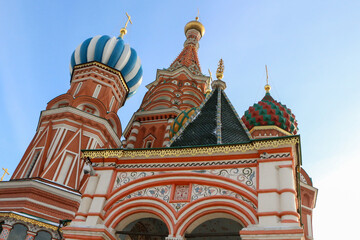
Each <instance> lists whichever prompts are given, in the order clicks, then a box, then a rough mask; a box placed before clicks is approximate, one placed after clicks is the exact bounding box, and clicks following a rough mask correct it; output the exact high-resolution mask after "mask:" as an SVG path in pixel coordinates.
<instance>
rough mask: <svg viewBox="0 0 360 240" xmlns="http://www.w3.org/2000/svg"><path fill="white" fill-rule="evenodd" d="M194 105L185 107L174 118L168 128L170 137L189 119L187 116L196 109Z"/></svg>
mask: <svg viewBox="0 0 360 240" xmlns="http://www.w3.org/2000/svg"><path fill="white" fill-rule="evenodd" d="M196 109H197V108H196V107H193V108H190V109H187V110H184V111H182V112H181V113H179V115H178V116H177V117H176V118H175V120H174V122H173V124H172V125H171V128H170V139H171V138H172V137H173V136H174V135H175V134H176V133H177V132H178V131H179V129H180V128H181V127H182V126H183V125H184V124H185V123H186V122H187V121H188V120H189V118H190V117H191V116H192V115H193V114H194V112H195V111H196Z"/></svg>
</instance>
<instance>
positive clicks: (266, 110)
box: [241, 92, 298, 135]
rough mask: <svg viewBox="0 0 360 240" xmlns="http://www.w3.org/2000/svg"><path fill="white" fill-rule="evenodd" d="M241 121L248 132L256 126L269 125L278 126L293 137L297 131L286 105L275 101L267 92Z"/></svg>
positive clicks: (294, 120) (292, 116)
mask: <svg viewBox="0 0 360 240" xmlns="http://www.w3.org/2000/svg"><path fill="white" fill-rule="evenodd" d="M241 120H242V121H243V122H244V123H245V125H246V127H247V128H248V129H249V131H250V130H251V129H252V128H253V127H256V126H269V125H275V126H278V127H279V128H281V129H283V130H285V131H287V132H289V133H291V134H294V135H295V134H296V133H297V131H298V127H297V125H298V124H297V121H296V119H295V115H294V114H293V113H292V112H291V110H290V109H289V108H287V107H286V105H283V104H281V103H280V102H277V101H275V100H274V99H273V98H272V97H271V95H270V93H269V92H267V93H266V94H265V97H264V98H263V99H262V100H261V101H260V102H258V103H255V104H254V105H253V106H252V107H249V110H247V111H246V112H245V114H244V116H243V117H242V118H241Z"/></svg>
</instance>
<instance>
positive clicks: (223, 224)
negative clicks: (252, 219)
mask: <svg viewBox="0 0 360 240" xmlns="http://www.w3.org/2000/svg"><path fill="white" fill-rule="evenodd" d="M242 228H243V226H241V224H239V223H238V222H236V221H234V220H232V219H227V218H215V219H210V220H208V221H205V222H204V223H202V224H200V225H198V226H197V227H196V228H195V229H194V230H192V231H191V233H185V238H186V239H188V238H189V239H194V240H205V239H211V240H222V239H228V240H240V239H241V238H240V234H239V231H240V230H241V229H242Z"/></svg>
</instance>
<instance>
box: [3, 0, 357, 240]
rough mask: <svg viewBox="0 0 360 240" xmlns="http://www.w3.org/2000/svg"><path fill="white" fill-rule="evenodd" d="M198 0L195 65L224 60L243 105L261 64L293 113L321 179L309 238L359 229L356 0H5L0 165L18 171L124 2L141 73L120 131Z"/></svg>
mask: <svg viewBox="0 0 360 240" xmlns="http://www.w3.org/2000/svg"><path fill="white" fill-rule="evenodd" d="M197 9H199V10H200V21H201V22H202V23H203V24H204V26H205V28H206V33H205V35H204V37H203V39H201V41H200V49H199V60H200V65H201V67H202V72H203V73H204V74H207V69H209V68H210V69H211V71H212V72H213V73H214V72H215V71H216V67H217V63H218V61H219V59H220V58H223V59H224V63H225V73H224V80H225V81H226V82H227V86H228V88H227V89H226V93H227V95H228V96H229V98H230V100H231V102H232V104H233V105H234V107H235V109H236V110H237V111H238V113H239V115H240V116H241V115H242V114H243V113H244V111H245V110H247V108H248V107H249V106H251V105H252V104H253V103H255V102H257V101H259V100H260V99H261V98H262V97H263V95H264V89H263V87H264V85H265V68H264V65H265V64H267V65H268V69H269V81H270V85H271V86H272V91H271V94H272V96H273V97H274V98H275V99H277V100H278V101H281V102H282V103H283V104H286V105H287V106H288V107H289V108H291V109H292V111H293V113H294V114H295V116H296V118H297V120H298V122H299V128H300V131H299V133H300V135H301V139H302V143H301V145H302V155H303V167H304V168H305V169H306V171H307V172H308V173H309V175H310V176H311V177H312V179H313V182H314V186H315V187H317V188H319V196H318V202H317V207H316V209H315V211H314V234H315V238H316V239H325V238H326V237H327V238H328V239H335V238H342V239H346V238H350V236H351V237H352V236H353V235H355V229H357V228H356V225H355V222H356V221H357V218H356V216H357V215H359V214H360V209H359V202H360V194H359V191H356V190H355V189H356V188H357V186H356V183H359V179H358V178H357V175H358V169H359V167H360V163H359V161H360V158H359V157H358V154H357V153H356V150H357V149H358V148H359V140H358V136H359V134H360V129H359V125H358V119H360V113H359V110H358V109H359V107H358V106H359V93H358V91H359V89H360V83H359V82H360V81H359V78H360V68H359V65H360V60H359V55H360V26H359V25H360V14H359V9H360V1H330V0H329V1H222V2H220V1H156V0H153V1H101V2H99V1H40V0H35V1H5V0H0V32H1V38H0V106H1V109H2V112H3V113H2V117H1V120H0V121H1V124H0V126H1V136H0V146H1V147H0V148H1V152H2V158H1V159H0V167H7V168H9V171H10V172H11V173H12V172H13V171H14V169H15V167H16V165H17V163H18V162H19V161H20V159H21V157H22V155H23V153H24V151H25V149H26V147H27V145H28V144H29V143H30V141H31V139H32V137H33V136H34V134H35V130H36V126H37V122H38V119H39V115H40V111H41V110H44V109H45V108H46V104H47V102H48V101H50V100H51V99H52V98H54V97H56V96H58V95H60V94H62V93H65V92H66V91H67V90H68V88H69V81H70V74H69V61H70V56H71V53H72V52H73V50H74V49H75V48H76V47H77V45H79V44H80V43H81V42H82V41H84V40H85V39H86V38H88V37H92V36H95V35H99V34H106V35H110V36H117V35H118V34H119V30H120V28H121V27H122V26H123V25H124V23H125V21H126V17H125V11H126V12H128V13H129V14H130V15H131V16H132V20H133V25H130V26H129V28H128V34H127V35H126V36H125V42H128V43H130V45H131V46H132V47H133V48H135V49H136V50H137V52H138V55H139V56H140V58H141V60H142V66H143V70H144V78H143V84H142V85H141V86H140V89H139V91H138V92H137V94H136V95H135V96H134V97H132V98H131V99H130V100H129V101H128V102H127V103H126V104H125V106H124V107H123V108H122V109H120V110H119V112H118V114H119V116H120V119H121V122H122V125H123V129H124V128H125V127H126V124H127V122H128V120H129V119H130V117H131V114H132V113H133V112H134V111H136V110H137V109H138V107H139V105H140V102H141V100H142V97H143V95H144V94H145V92H146V88H145V85H146V84H148V83H150V82H152V81H153V80H155V76H156V69H162V68H167V67H169V65H170V64H171V62H172V61H173V60H174V59H175V58H176V57H177V55H178V54H179V53H180V51H181V49H182V45H183V42H184V40H185V37H184V32H183V28H184V26H185V24H186V23H187V22H188V21H190V20H193V19H194V18H195V16H196V14H197ZM1 173H2V171H1ZM5 179H6V180H8V179H9V177H6V178H5ZM342 219H344V221H342ZM330 226H331V227H332V229H331V231H329V227H330ZM341 228H343V229H344V228H346V229H347V233H344V231H342V230H341ZM337 229H338V230H337ZM351 229H354V230H351ZM352 231H353V232H352ZM347 234H348V235H347Z"/></svg>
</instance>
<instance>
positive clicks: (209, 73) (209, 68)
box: [208, 68, 213, 82]
mask: <svg viewBox="0 0 360 240" xmlns="http://www.w3.org/2000/svg"><path fill="white" fill-rule="evenodd" d="M208 71H209V75H210V81H211V82H212V80H213V78H212V74H211V71H210V68H209V69H208Z"/></svg>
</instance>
